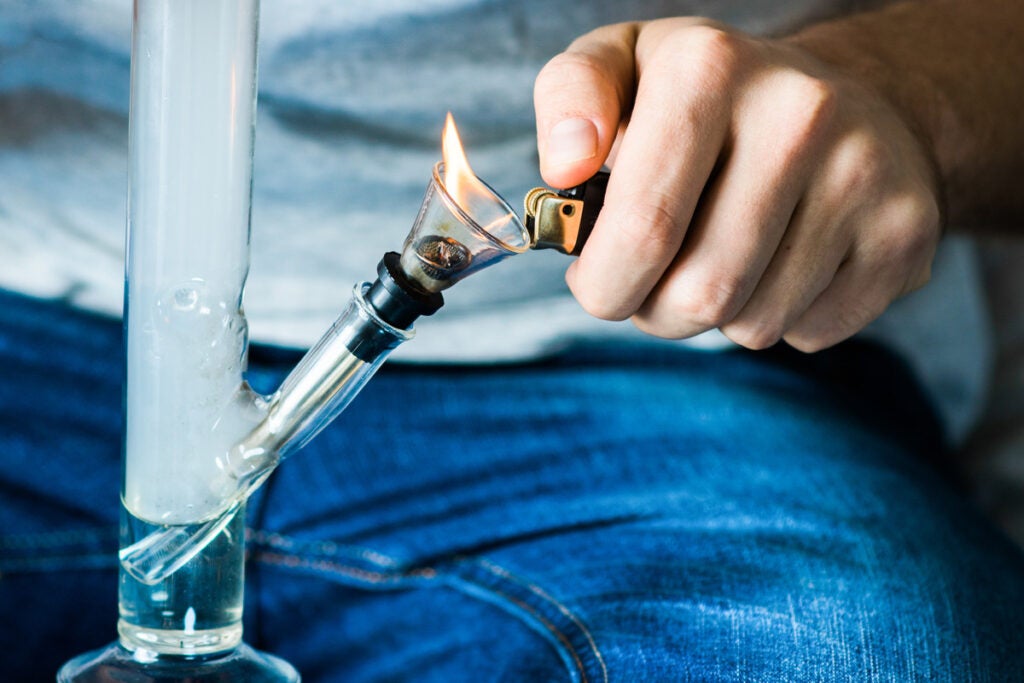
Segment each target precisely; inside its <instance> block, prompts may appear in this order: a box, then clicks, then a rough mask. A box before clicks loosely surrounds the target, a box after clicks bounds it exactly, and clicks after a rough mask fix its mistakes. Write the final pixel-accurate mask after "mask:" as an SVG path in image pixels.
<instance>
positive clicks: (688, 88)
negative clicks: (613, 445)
mask: <svg viewBox="0 0 1024 683" xmlns="http://www.w3.org/2000/svg"><path fill="white" fill-rule="evenodd" d="M535 105H536V110H537V130H538V146H539V150H540V158H541V172H542V175H543V177H544V179H545V181H546V182H547V183H549V184H551V185H553V186H555V187H569V186H572V185H575V184H578V183H581V182H583V181H584V180H586V179H587V178H588V177H590V176H591V175H592V174H593V173H595V172H596V171H597V170H598V169H599V168H600V167H601V165H602V164H603V163H607V164H608V165H609V166H610V167H611V168H612V174H611V178H610V181H609V184H608V192H607V196H606V200H605V206H604V209H603V210H602V212H601V215H600V217H599V218H598V221H597V224H596V226H595V228H594V232H593V234H592V235H591V236H590V239H589V241H588V243H587V245H586V247H585V248H584V250H583V253H582V255H581V256H580V258H579V259H578V261H576V262H575V263H574V264H573V265H572V266H570V268H569V270H568V272H567V274H566V279H567V281H568V283H569V286H570V288H571V289H572V291H573V294H574V295H575V296H576V298H577V299H578V300H579V302H580V304H581V305H582V306H583V308H584V309H586V310H587V311H588V312H589V313H591V314H593V315H595V316H597V317H600V318H605V319H610V320H623V319H626V318H631V319H632V320H633V322H634V324H636V326H637V327H639V328H640V329H642V330H644V331H646V332H649V333H651V334H654V335H657V336H660V337H668V338H683V337H689V336H692V335H695V334H698V333H700V332H703V331H705V330H708V329H713V328H719V329H721V331H722V332H723V333H724V334H725V335H726V336H728V337H729V338H730V339H732V340H733V341H735V342H736V343H738V344H741V345H743V346H746V347H748V348H752V349H760V348H765V347H768V346H771V345H772V344H775V343H776V342H777V341H779V340H780V339H785V340H786V341H787V342H788V343H789V344H791V345H792V346H794V347H796V348H798V349H801V350H804V351H815V350H819V349H822V348H825V347H828V346H831V345H833V344H835V343H837V342H839V341H841V340H843V339H845V338H847V337H849V336H850V335H852V334H854V333H856V332H857V331H859V330H861V329H862V328H863V327H864V326H865V325H867V324H868V323H869V322H870V321H871V320H873V319H874V318H876V317H877V316H878V315H880V314H881V313H882V312H883V311H884V310H885V308H886V307H887V306H888V305H889V304H890V303H891V302H892V301H893V300H894V299H896V298H898V297H900V296H902V295H904V294H907V293H908V292H910V291H912V290H914V289H916V288H918V287H921V286H922V285H924V284H925V283H926V282H927V281H928V278H929V273H930V265H931V262H932V258H933V256H934V253H935V249H936V246H937V244H938V241H939V236H940V215H939V209H938V201H937V194H938V191H937V181H936V176H935V172H934V170H933V167H932V165H931V163H930V160H929V158H928V157H927V155H926V153H925V149H924V146H923V143H922V142H921V141H920V140H919V139H918V138H917V137H915V135H914V134H913V133H912V132H911V130H910V129H909V127H908V125H907V124H906V123H905V122H904V120H903V119H901V117H900V115H899V113H898V112H897V110H896V109H895V108H894V107H893V106H892V105H890V104H889V103H888V102H887V101H886V100H885V99H884V98H883V97H882V95H881V94H879V93H877V92H876V91H874V90H872V89H870V88H869V87H867V86H866V85H862V84H860V83H859V82H858V81H857V80H855V78H854V77H851V76H849V75H847V74H846V73H844V72H843V71H840V70H839V69H838V68H837V67H835V66H830V65H829V64H828V63H827V62H826V61H823V60H820V59H818V58H817V57H815V56H813V55H811V54H810V53H809V52H807V51H805V50H804V49H802V48H801V47H799V46H797V45H796V44H793V43H790V42H786V41H784V40H767V39H758V38H754V37H751V36H748V35H745V34H742V33H739V32H737V31H735V30H732V29H730V28H727V27H724V26H721V25H718V24H713V23H711V22H708V21H705V20H700V19H689V18H683V19H666V20H660V21H653V22H649V23H641V24H636V23H634V24H619V25H615V26H607V27H604V28H600V29H597V30H596V31H594V32H592V33H589V34H587V35H585V36H583V37H581V38H579V39H578V40H576V41H575V42H574V43H573V44H572V45H571V46H570V47H569V48H568V50H567V51H566V52H564V53H563V54H561V55H558V56H557V57H555V58H554V59H552V60H551V62H549V63H548V64H547V66H545V67H544V69H543V70H542V71H541V73H540V74H539V76H538V77H537V82H536V87H535Z"/></svg>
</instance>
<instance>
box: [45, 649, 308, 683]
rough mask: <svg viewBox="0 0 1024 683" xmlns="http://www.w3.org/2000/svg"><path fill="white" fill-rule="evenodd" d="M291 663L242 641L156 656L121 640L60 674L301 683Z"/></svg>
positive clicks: (94, 679)
mask: <svg viewBox="0 0 1024 683" xmlns="http://www.w3.org/2000/svg"><path fill="white" fill-rule="evenodd" d="M300 680H301V679H300V677H299V673H298V672H297V671H296V670H295V669H294V668H293V667H292V665H291V664H289V663H288V662H286V661H284V660H283V659H278V658H277V657H274V656H273V655H268V654H265V653H263V652H259V651H257V650H254V649H252V648H251V647H249V646H248V645H246V644H245V643H242V644H241V645H239V646H238V647H237V648H235V649H234V650H232V651H231V652H227V653H225V654H223V655H220V656H216V657H207V658H203V659H185V658H181V657H166V656H162V657H154V658H152V659H149V658H147V657H145V656H138V655H136V654H135V653H132V652H129V651H128V650H126V649H125V648H124V647H122V646H121V645H120V644H118V643H114V644H112V645H108V646H107V647H105V648H103V649H102V650H94V651H93V652H86V653H85V654H82V655H79V656H77V657H75V658H74V659H72V660H70V661H69V662H67V663H66V664H65V665H64V666H62V667H61V669H60V672H58V673H57V681H58V683H185V682H187V683H299V681H300Z"/></svg>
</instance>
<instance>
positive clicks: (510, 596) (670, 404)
mask: <svg viewBox="0 0 1024 683" xmlns="http://www.w3.org/2000/svg"><path fill="white" fill-rule="evenodd" d="M0 296H2V301H0V303H2V304H3V306H2V307H0V367H2V368H3V374H2V375H0V377H2V378H3V379H2V380H0V420H2V422H3V431H2V432H0V491H3V497H2V498H0V522H2V526H0V610H2V611H3V615H2V616H3V618H4V619H5V620H6V622H7V623H8V624H12V623H18V624H21V625H23V628H17V629H11V628H7V629H0V632H3V633H4V635H0V646H2V647H3V651H4V652H5V655H4V658H7V659H9V660H10V662H9V666H7V664H8V663H6V662H5V666H7V668H8V669H10V670H12V671H15V672H18V671H28V669H26V668H24V667H25V666H27V665H26V662H29V663H34V664H35V665H36V666H37V667H38V668H37V672H42V674H41V675H42V676H49V675H51V674H52V672H53V671H54V670H55V668H56V666H57V664H58V663H59V661H60V660H62V659H65V658H67V657H70V656H71V655H73V654H77V652H79V651H80V650H83V649H86V648H88V647H94V646H99V645H101V644H103V643H104V642H107V641H110V640H113V638H114V620H115V619H116V595H115V592H116V578H115V571H116V566H115V562H116V561H115V557H114V550H115V547H116V519H117V508H116V490H117V478H118V476H119V473H120V466H119V457H120V456H119V451H120V421H119V417H118V415H119V409H120V396H121V393H120V373H121V361H120V348H121V347H120V325H119V323H117V322H113V321H103V320H99V319H95V318H92V317H89V316H83V315H81V314H77V313H73V312H70V311H67V310H65V309H62V308H60V307H59V306H56V305H50V304H38V303H34V302H30V301H28V300H25V299H22V298H18V297H12V296H9V295H0ZM411 343H415V341H413V342H411ZM295 358H296V356H295V354H292V353H289V352H280V351H276V350H270V349H262V348H259V347H257V348H256V349H255V350H254V353H253V360H252V363H251V370H252V372H251V374H252V376H253V380H254V381H255V382H257V383H260V384H263V385H264V387H265V388H269V387H270V386H272V385H273V384H274V383H275V382H276V381H278V380H279V379H280V378H281V376H282V374H283V373H284V372H285V371H286V370H287V368H288V367H290V365H291V364H292V363H293V362H294V360H295ZM878 387H885V389H884V391H875V389H877V388H878ZM940 451H941V446H940V443H939V439H938V437H937V429H936V426H935V424H934V423H933V421H932V418H931V416H930V413H929V412H928V410H927V409H926V407H925V406H924V404H923V401H922V399H921V398H920V397H919V396H918V395H917V394H916V390H915V389H914V387H913V385H912V383H911V382H909V381H908V380H907V379H906V376H905V372H904V370H903V369H902V366H900V365H899V364H898V363H897V362H895V361H894V360H893V359H891V358H890V357H889V356H888V355H887V354H885V353H882V352H880V351H878V350H877V349H875V348H874V347H871V346H869V345H867V344H848V345H845V346H844V347H841V348H839V349H836V350H835V351H832V352H829V353H826V354H819V355H817V356H814V357H804V356H799V355H798V354H795V353H793V352H789V351H785V350H777V351H772V352H769V353H767V354H750V353H726V354H716V355H706V354H701V353H696V352H685V351H676V350H672V351H669V350H665V349H663V348H655V347H653V346H652V347H649V348H637V347H630V348H627V349H619V350H614V349H611V348H602V347H591V348H580V349H578V350H577V351H575V352H573V353H570V354H567V355H565V356H563V357H562V358H560V359H558V360H555V361H551V362H547V363H540V364H535V365H529V366H520V367H515V368H480V369H453V368H420V369H415V368H385V370H384V371H382V373H381V374H380V375H379V376H378V377H377V378H375V379H374V380H373V381H372V382H371V383H370V384H369V385H368V387H367V388H366V390H365V391H364V393H363V395H361V396H360V397H359V398H358V399H357V400H356V401H355V403H354V404H353V405H352V406H351V407H350V409H349V410H348V411H347V412H346V413H345V414H344V415H342V417H341V418H339V420H338V421H336V422H335V423H334V424H333V425H332V426H331V427H329V428H328V429H327V430H326V431H325V432H324V433H323V434H321V435H320V436H319V437H318V438H317V439H316V440H314V441H313V442H312V443H311V444H310V445H309V446H308V447H307V448H306V449H305V450H304V451H302V452H300V453H298V454H296V455H295V456H293V458H292V459H291V460H289V461H287V462H285V463H284V464H283V465H282V467H281V468H280V470H279V471H278V472H277V473H276V474H275V475H274V476H273V477H271V479H270V481H269V482H268V485H267V486H266V487H265V488H264V490H263V491H261V492H260V493H259V494H257V497H256V498H255V499H254V501H253V503H252V504H251V505H250V510H249V514H250V519H249V521H250V526H251V528H252V533H251V538H250V548H251V561H250V565H249V567H248V572H249V574H248V583H247V605H246V639H247V640H248V641H249V642H250V643H251V644H253V645H255V646H257V647H261V648H264V649H267V650H270V651H272V652H275V653H277V654H279V655H281V656H284V657H285V658H287V659H289V660H290V661H292V662H293V663H294V664H296V666H297V667H298V668H299V669H300V671H302V672H303V674H304V676H305V680H308V681H321V680H323V681H328V680H339V681H340V680H344V681H383V680H388V681H395V680H416V681H423V680H436V681H442V680H443V681H457V680H467V681H469V680H473V681H483V680H523V681H549V680H550V681H556V680H578V681H603V680H612V681H615V680H620V681H640V680H650V681H669V680H672V681H676V680H830V679H834V680H849V679H856V680H908V679H914V678H934V679H937V680H951V681H952V680H966V679H967V677H968V676H971V677H972V679H973V680H1006V679H1007V678H1008V677H1012V676H1013V675H1017V676H1024V665H1022V664H1021V662H1019V661H1018V660H1017V654H1016V653H1017V652H1019V651H1022V650H1024V634H1022V633H1021V631H1020V628H1019V623H1020V622H1019V614H1021V613H1024V560H1022V558H1021V555H1020V554H1019V553H1018V552H1017V551H1016V550H1015V549H1013V548H1012V547H1011V546H1010V545H1009V544H1008V543H1007V542H1006V541H1005V540H1004V539H1003V538H1002V537H1001V536H999V535H998V534H997V533H996V532H994V531H993V530H991V529H990V528H989V526H988V524H987V523H986V522H985V521H984V520H983V519H982V518H981V516H980V515H979V514H978V513H977V512H976V511H975V510H974V509H973V508H972V507H971V505H970V504H968V503H966V502H964V501H963V500H962V499H961V496H960V495H959V494H958V493H957V492H956V491H955V490H954V489H953V488H952V486H951V485H950V484H948V483H947V481H946V480H944V479H943V478H942V477H941V476H940V475H939V474H937V473H936V469H937V467H936V464H937V463H936V462H927V461H926V457H927V458H931V457H932V456H935V455H936V454H938V453H939V452H940ZM1014 667H1016V668H1014Z"/></svg>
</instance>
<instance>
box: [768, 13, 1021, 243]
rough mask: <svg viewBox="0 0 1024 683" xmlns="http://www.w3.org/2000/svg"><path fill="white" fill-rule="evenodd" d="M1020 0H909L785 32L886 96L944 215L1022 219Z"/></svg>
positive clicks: (996, 224) (982, 221)
mask: <svg viewBox="0 0 1024 683" xmlns="http://www.w3.org/2000/svg"><path fill="white" fill-rule="evenodd" d="M1022 34H1024V2H1021V1H1020V0H912V1H910V2H902V3H899V4H895V5H891V6H888V7H886V8H884V9H881V10H877V11H874V12H869V13H864V14H860V15H855V16H852V17H848V18H845V19H840V20H837V21H832V22H828V23H823V24H818V25H815V26H812V27H810V28H807V29H805V30H804V31H802V32H800V33H799V34H797V35H795V36H793V37H792V38H790V39H788V40H789V41H791V42H794V43H797V44H799V45H800V46H802V47H804V48H806V49H807V50H809V51H810V52H812V53H813V54H814V55H816V56H817V57H818V58H819V59H821V60H823V61H825V62H828V63H830V64H832V65H833V66H835V67H837V68H838V69H839V70H841V71H843V72H845V73H847V74H849V75H850V76H852V77H854V78H855V79H857V80H859V81H860V82H862V83H863V84H865V85H867V86H868V87H871V88H874V89H875V90H877V91H878V92H880V93H881V94H882V96H883V97H885V98H886V99H887V100H889V101H890V102H891V103H892V104H893V105H894V106H895V107H896V109H897V110H898V111H899V112H900V113H901V114H902V115H903V116H904V118H905V120H906V122H907V124H908V125H909V126H910V128H911V129H912V130H913V131H914V132H915V133H916V134H917V135H918V136H919V137H920V138H921V141H922V143H923V145H924V147H925V148H926V149H927V150H928V151H929V152H930V154H931V157H932V161H933V163H934V165H935V169H936V174H937V178H938V182H939V184H940V186H941V189H942V193H943V195H944V199H945V205H946V206H945V210H946V216H947V222H948V223H950V224H951V225H953V226H956V227H965V228H971V229H973V228H1016V229H1017V230H1022V226H1024V191H1022V189H1024V188H1022V185H1021V183H1022V182H1024V124H1022V121H1021V115H1022V113H1024V39H1022V38H1024V35H1022Z"/></svg>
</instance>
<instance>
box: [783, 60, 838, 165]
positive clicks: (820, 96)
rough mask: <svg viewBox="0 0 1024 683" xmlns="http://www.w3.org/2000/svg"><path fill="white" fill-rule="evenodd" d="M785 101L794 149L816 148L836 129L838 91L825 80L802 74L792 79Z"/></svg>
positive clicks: (791, 146)
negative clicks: (814, 146)
mask: <svg viewBox="0 0 1024 683" xmlns="http://www.w3.org/2000/svg"><path fill="white" fill-rule="evenodd" d="M789 81H790V82H789V83H788V84H787V86H785V87H786V88H787V91H788V92H787V93H786V95H785V98H786V100H788V101H787V104H786V106H787V107H788V109H789V111H788V114H787V119H788V121H787V124H788V130H789V132H788V135H789V136H790V148H791V149H792V150H803V149H805V148H807V147H808V146H813V145H816V144H817V143H819V142H821V141H822V139H823V138H824V137H825V136H826V135H827V134H828V132H829V131H830V130H831V129H832V126H833V122H834V121H835V118H836V112H837V111H838V108H839V105H838V102H837V100H838V95H837V93H836V91H835V87H834V86H833V85H832V84H831V83H829V82H827V81H824V80H821V79H819V78H814V77H811V76H806V75H804V74H799V75H797V76H795V77H793V78H791V79H789Z"/></svg>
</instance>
